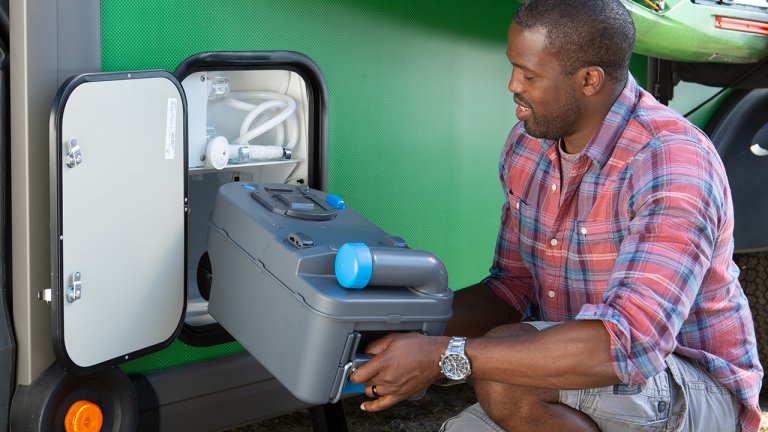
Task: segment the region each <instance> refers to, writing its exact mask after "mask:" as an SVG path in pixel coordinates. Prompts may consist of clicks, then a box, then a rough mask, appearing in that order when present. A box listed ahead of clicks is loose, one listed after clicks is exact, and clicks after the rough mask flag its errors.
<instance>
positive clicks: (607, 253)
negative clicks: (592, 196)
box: [568, 220, 624, 281]
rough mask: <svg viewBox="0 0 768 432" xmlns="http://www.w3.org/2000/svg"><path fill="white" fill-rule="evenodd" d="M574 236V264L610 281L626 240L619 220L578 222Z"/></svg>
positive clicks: (571, 258)
mask: <svg viewBox="0 0 768 432" xmlns="http://www.w3.org/2000/svg"><path fill="white" fill-rule="evenodd" d="M571 239H572V241H571V246H570V250H569V253H568V261H569V264H570V267H571V268H577V269H582V270H583V271H585V273H586V274H587V275H590V276H592V277H595V278H598V279H600V280H603V279H605V281H607V277H608V276H609V275H610V272H611V269H612V268H613V266H614V264H615V263H616V258H617V257H618V255H619V248H620V246H621V242H622V240H623V239H624V234H623V231H622V228H621V224H620V223H619V222H618V221H600V220H598V221H576V223H575V229H574V232H573V235H572V238H571Z"/></svg>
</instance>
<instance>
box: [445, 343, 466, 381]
mask: <svg viewBox="0 0 768 432" xmlns="http://www.w3.org/2000/svg"><path fill="white" fill-rule="evenodd" d="M466 344H467V338H465V337H456V336H454V337H452V338H451V341H450V342H449V343H448V348H447V349H446V350H445V354H443V355H442V356H441V357H440V369H442V370H443V375H445V376H446V378H448V379H452V380H454V381H462V380H465V379H467V378H468V377H469V374H470V373H472V368H471V367H469V358H467V355H466V354H464V346H465V345H466Z"/></svg>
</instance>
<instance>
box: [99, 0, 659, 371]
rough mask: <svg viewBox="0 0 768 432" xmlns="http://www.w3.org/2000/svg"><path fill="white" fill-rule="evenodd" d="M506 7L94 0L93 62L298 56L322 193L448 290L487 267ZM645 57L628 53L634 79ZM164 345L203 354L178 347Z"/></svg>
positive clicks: (506, 102)
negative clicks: (420, 259) (306, 69)
mask: <svg viewBox="0 0 768 432" xmlns="http://www.w3.org/2000/svg"><path fill="white" fill-rule="evenodd" d="M514 8H515V6H514V2H510V1H508V0H504V1H487V2H479V3H478V2H467V1H459V0H441V1H437V0H425V1H419V2H413V1H411V0H408V1H404V0H397V1H392V0H370V1H344V0H335V1H322V2H318V1H308V0H290V1H288V0H262V1H252V0H228V1H220V2H217V1H211V0H205V1H202V0H164V1H159V2H158V1H156V0H152V1H149V0H133V1H124V0H103V1H102V63H103V69H104V70H105V71H116V70H133V69H153V68H161V69H167V70H170V71H173V70H175V69H176V67H177V65H178V64H179V63H180V62H181V61H182V60H184V59H185V58H187V57H188V56H190V55H192V54H195V53H198V52H203V51H222V50H248V51H255V50H293V51H300V52H302V53H304V54H306V55H308V56H309V57H311V58H312V59H314V61H315V62H316V63H317V64H318V65H319V67H320V69H321V71H322V72H323V75H324V77H325V80H326V83H327V87H328V190H329V191H330V192H332V193H336V194H339V195H341V196H342V197H344V199H345V200H346V202H347V203H348V204H349V205H351V206H352V207H354V208H355V209H357V210H358V211H360V212H361V213H362V214H364V215H365V216H367V217H368V218H369V219H370V220H372V221H373V222H374V223H376V224H378V225H379V226H381V227H382V228H383V229H384V230H385V231H387V232H389V233H390V234H393V235H399V236H401V237H403V238H405V239H406V240H407V241H408V242H409V244H410V246H411V247H413V248H418V249H425V250H429V251H431V252H433V253H435V254H436V255H438V256H439V257H440V258H441V259H442V260H443V261H444V262H445V264H446V266H447V269H448V274H449V284H450V287H451V288H452V289H459V288H462V287H464V286H467V285H470V284H472V283H475V282H477V281H479V280H480V279H482V278H483V277H484V276H485V275H486V274H487V270H488V268H489V266H490V264H491V259H492V255H493V249H494V244H495V240H496V234H497V229H498V224H499V210H500V207H501V204H502V202H503V198H504V194H503V193H502V190H501V187H500V186H499V183H498V163H499V154H500V151H501V148H502V145H503V144H504V141H505V139H506V136H507V134H508V133H509V130H510V128H511V127H512V126H513V125H514V124H515V122H516V121H517V120H516V118H515V115H514V103H513V101H512V95H511V94H510V93H509V92H508V91H507V82H508V79H509V75H510V72H511V66H510V64H509V62H508V61H507V59H506V55H505V50H506V33H507V26H508V23H509V21H510V19H511V17H512V15H513V12H514ZM645 64H646V62H645V58H644V57H637V58H635V59H633V71H634V72H635V75H636V76H637V78H638V80H639V81H640V82H643V83H644V82H645V76H646V74H645ZM174 350H176V351H175V352H177V353H178V352H184V353H185V354H184V355H183V357H187V358H189V356H191V357H195V356H202V357H200V358H201V359H202V358H207V357H209V354H210V353H208V354H206V353H200V352H199V351H200V350H192V349H190V350H188V349H186V348H185V347H183V346H180V343H178V342H177V343H175V344H174V345H173V346H172V348H171V351H172V352H174ZM235 350H237V349H235ZM190 353H191V354H190ZM195 353H197V354H195ZM157 356H158V355H155V357H157ZM160 357H163V354H162V353H161V354H160ZM165 357H168V355H165ZM170 357H178V356H176V355H171V356H170ZM139 361H141V359H139ZM170 361H171V362H174V361H178V358H177V359H176V360H170ZM161 363H162V362H161ZM166 366H170V364H169V365H166ZM157 367H158V365H157V364H155V365H154V366H152V369H155V368H157ZM160 367H161V368H162V365H161V366H160ZM141 369H142V366H141V365H139V366H138V367H136V364H135V363H134V366H133V369H132V370H133V371H141Z"/></svg>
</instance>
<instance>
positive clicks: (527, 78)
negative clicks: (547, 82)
mask: <svg viewBox="0 0 768 432" xmlns="http://www.w3.org/2000/svg"><path fill="white" fill-rule="evenodd" d="M523 79H525V80H526V81H530V80H532V79H533V77H532V76H526V75H523Z"/></svg>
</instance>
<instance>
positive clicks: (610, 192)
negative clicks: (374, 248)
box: [485, 76, 762, 432]
mask: <svg viewBox="0 0 768 432" xmlns="http://www.w3.org/2000/svg"><path fill="white" fill-rule="evenodd" d="M499 168H500V177H501V182H502V184H503V186H504V190H505V191H506V193H507V200H506V203H505V204H504V207H503V209H502V220H501V229H500V232H499V237H498V241H497V245H496V254H495V257H494V262H493V267H491V275H490V276H489V277H488V278H487V279H486V280H485V283H486V284H488V285H490V286H491V288H492V289H493V290H494V291H495V292H496V294H497V295H498V296H499V297H501V298H502V299H504V300H505V301H506V302H508V303H510V304H511V305H512V306H514V307H515V308H516V309H517V310H519V311H521V312H523V314H524V317H530V318H535V319H540V320H545V321H567V320H574V319H577V320H602V321H603V323H604V324H605V327H606V329H607V330H608V332H609V333H610V336H611V355H612V359H613V367H614V370H615V371H616V374H617V375H618V377H619V378H620V379H621V381H622V383H625V384H635V383H644V382H645V381H646V380H647V379H648V378H650V377H652V376H653V375H656V374H657V373H659V372H660V371H662V370H663V369H664V368H665V364H664V360H665V358H666V357H667V356H669V355H670V354H671V353H673V352H674V353H676V354H678V355H681V356H685V357H689V358H691V359H693V360H695V361H696V362H698V363H699V364H700V365H702V366H703V367H704V368H705V369H706V370H707V371H709V372H710V374H711V375H712V376H713V377H714V378H715V379H717V380H718V381H720V382H722V383H723V384H724V385H725V386H726V387H727V388H728V389H730V390H731V391H732V392H733V394H735V395H736V397H737V398H738V399H739V400H740V401H741V403H742V409H741V412H740V417H741V418H740V420H741V424H742V428H743V430H744V431H745V432H747V431H757V430H758V427H759V424H760V414H759V409H758V394H759V389H760V382H761V377H762V368H761V366H760V364H759V361H758V358H757V351H756V344H755V333H754V325H753V323H752V315H751V313H750V311H749V305H748V304H747V299H746V297H745V296H744V293H743V291H742V289H741V287H740V285H739V282H738V275H739V270H738V267H737V266H736V265H735V264H734V262H733V261H732V258H731V255H732V253H733V205H732V201H731V193H730V189H729V186H728V181H727V179H726V174H725V168H724V167H723V164H722V162H721V160H720V158H719V156H718V155H717V151H716V150H715V148H714V146H713V145H712V143H711V142H710V141H709V139H708V138H707V137H706V136H705V135H704V133H703V132H701V131H700V130H698V129H697V128H695V127H694V126H692V125H691V124H690V123H689V122H688V121H687V120H685V119H684V118H683V117H681V116H680V115H678V114H676V113H675V112H673V111H672V110H670V109H669V108H667V107H665V106H663V105H661V104H659V103H658V102H656V100H655V99H654V98H653V96H651V95H650V94H649V93H647V92H646V91H644V90H643V89H641V88H640V87H638V85H637V84H636V82H635V80H634V78H632V77H631V76H630V77H629V80H628V82H627V85H626V87H625V88H624V90H623V92H622V93H621V95H620V96H619V98H618V100H617V101H616V103H615V104H614V105H613V107H612V108H611V111H610V112H609V113H608V115H607V117H606V118H605V120H604V121H603V124H602V125H601V127H600V129H599V130H598V131H597V133H596V134H595V136H594V137H593V138H592V141H591V142H590V143H589V144H588V145H587V147H586V148H585V149H584V151H583V152H582V153H581V155H580V156H579V158H578V159H577V160H576V163H575V164H574V166H573V170H572V172H571V176H570V178H569V179H567V180H566V181H567V184H566V186H567V187H563V186H564V185H562V184H561V181H560V161H559V157H558V149H557V145H556V143H555V142H554V141H550V140H539V139H535V138H532V137H531V136H529V135H527V134H526V133H525V129H524V127H523V123H522V122H521V123H518V124H517V125H516V126H515V127H514V128H513V129H512V132H511V134H510V136H509V138H508V140H507V143H506V145H505V146H504V151H503V153H502V158H501V163H500V167H499ZM563 189H564V190H565V196H564V197H562V204H561V196H560V191H561V190H563Z"/></svg>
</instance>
